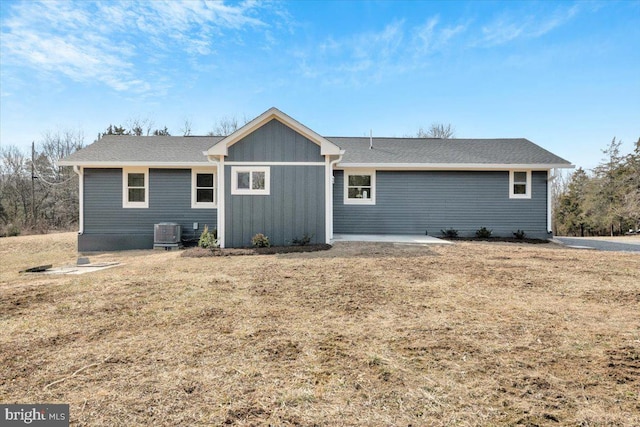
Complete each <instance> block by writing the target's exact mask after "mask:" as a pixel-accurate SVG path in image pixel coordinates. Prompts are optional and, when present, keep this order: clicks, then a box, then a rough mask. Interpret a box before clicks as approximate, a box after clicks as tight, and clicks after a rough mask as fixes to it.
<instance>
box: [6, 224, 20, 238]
mask: <svg viewBox="0 0 640 427" xmlns="http://www.w3.org/2000/svg"><path fill="white" fill-rule="evenodd" d="M20 232H21V231H20V227H18V226H17V225H13V224H7V226H6V227H5V229H4V232H3V233H2V234H3V235H5V236H6V237H15V236H19V235H20Z"/></svg>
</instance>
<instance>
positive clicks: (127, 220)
mask: <svg viewBox="0 0 640 427" xmlns="http://www.w3.org/2000/svg"><path fill="white" fill-rule="evenodd" d="M216 218H217V216H216V209H192V208H191V170H190V169H149V207H148V208H146V209H136V208H129V209H124V208H123V207H122V169H117V168H114V169H84V233H83V234H81V235H79V236H78V250H79V251H80V252H82V251H108V250H123V249H151V248H153V228H154V227H153V226H154V224H157V223H160V222H175V223H178V224H180V225H182V238H183V239H195V238H198V237H199V235H200V233H201V232H202V229H203V228H204V225H205V224H207V225H208V226H209V228H210V229H213V228H215V227H216ZM194 222H197V223H198V226H199V227H198V230H193V223H194Z"/></svg>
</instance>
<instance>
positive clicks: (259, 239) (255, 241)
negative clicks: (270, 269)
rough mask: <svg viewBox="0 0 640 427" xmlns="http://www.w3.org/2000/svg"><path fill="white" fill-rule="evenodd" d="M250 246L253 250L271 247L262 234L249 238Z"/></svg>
mask: <svg viewBox="0 0 640 427" xmlns="http://www.w3.org/2000/svg"><path fill="white" fill-rule="evenodd" d="M251 244H252V245H253V247H254V248H268V247H269V246H271V243H269V238H268V237H267V236H265V235H264V234H262V233H258V234H256V235H255V236H253V237H252V238H251Z"/></svg>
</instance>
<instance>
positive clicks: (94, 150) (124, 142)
mask: <svg viewBox="0 0 640 427" xmlns="http://www.w3.org/2000/svg"><path fill="white" fill-rule="evenodd" d="M222 138H223V137H221V136H187V137H184V136H131V135H105V136H103V137H102V138H101V139H99V140H98V141H96V142H94V143H93V144H91V145H89V146H87V147H85V148H83V149H82V150H79V151H76V152H75V153H73V154H71V155H70V156H68V157H66V158H65V159H64V163H70V164H78V163H86V162H105V163H118V162H122V163H126V162H149V163H156V162H158V163H203V164H207V163H208V162H207V157H206V156H205V155H204V154H202V153H203V151H207V150H208V149H209V148H211V147H212V146H213V145H215V144H216V143H217V142H218V141H220V140H221V139H222Z"/></svg>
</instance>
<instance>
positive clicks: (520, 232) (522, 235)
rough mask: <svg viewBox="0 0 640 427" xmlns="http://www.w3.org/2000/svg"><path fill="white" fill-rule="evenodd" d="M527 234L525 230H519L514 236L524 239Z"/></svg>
mask: <svg viewBox="0 0 640 427" xmlns="http://www.w3.org/2000/svg"><path fill="white" fill-rule="evenodd" d="M526 235H527V233H525V232H524V230H518V231H516V232H514V233H513V237H515V238H516V239H518V240H523V239H524V238H525V236H526Z"/></svg>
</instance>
